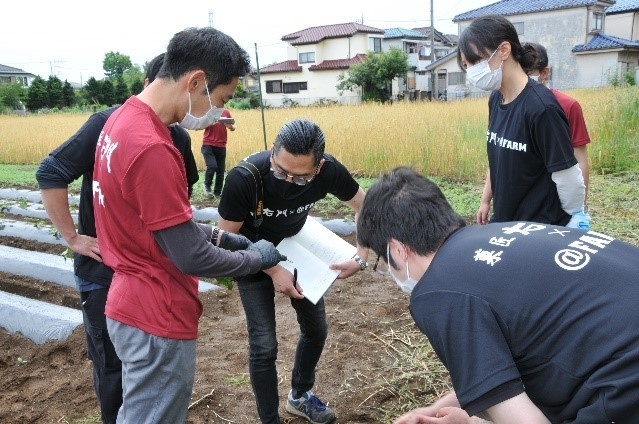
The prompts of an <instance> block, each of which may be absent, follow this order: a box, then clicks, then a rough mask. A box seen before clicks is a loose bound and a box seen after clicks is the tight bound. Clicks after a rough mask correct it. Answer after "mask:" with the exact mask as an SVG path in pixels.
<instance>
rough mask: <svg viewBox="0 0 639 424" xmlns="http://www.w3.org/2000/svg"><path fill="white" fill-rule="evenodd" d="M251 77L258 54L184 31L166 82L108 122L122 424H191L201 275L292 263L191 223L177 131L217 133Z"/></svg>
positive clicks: (111, 310)
mask: <svg viewBox="0 0 639 424" xmlns="http://www.w3.org/2000/svg"><path fill="white" fill-rule="evenodd" d="M249 70H250V58H249V56H248V54H247V53H246V52H245V51H244V50H243V49H242V48H241V47H240V46H239V45H238V44H237V43H236V42H235V41H234V40H233V39H232V38H231V37H229V36H228V35H226V34H224V33H222V32H220V31H218V30H216V29H214V28H209V27H207V28H189V29H186V30H184V31H181V32H178V33H177V34H175V35H174V37H173V38H172V39H171V41H170V42H169V45H168V48H167V52H166V54H165V57H164V66H163V67H162V68H161V69H160V71H159V72H158V74H157V76H156V79H155V80H154V81H153V82H152V83H151V84H149V85H148V86H147V87H146V88H145V89H144V90H143V91H142V92H141V93H140V94H138V95H137V96H132V97H130V98H129V99H128V100H127V101H126V102H125V103H124V104H123V105H122V106H120V107H119V108H118V109H117V110H116V111H115V112H114V113H113V114H112V115H111V116H110V117H109V118H108V120H107V121H106V123H105V125H104V127H103V130H102V132H101V133H100V137H99V138H98V142H97V145H96V150H95V166H94V172H93V205H94V213H95V220H96V232H97V239H98V247H99V249H100V254H101V257H102V259H103V260H104V264H105V265H107V266H109V267H110V268H112V269H113V270H114V275H113V279H112V282H111V286H110V288H109V292H108V295H107V302H106V307H105V315H106V317H107V318H106V322H107V330H108V333H109V336H110V338H111V341H112V342H113V346H114V347H115V350H116V352H117V355H118V356H119V357H120V359H121V361H122V387H123V403H122V406H121V407H120V410H119V412H118V418H117V421H118V422H123V423H124V422H126V423H147V424H150V423H183V422H184V421H185V420H186V414H187V411H188V405H189V401H190V399H191V391H192V388H193V380H194V377H195V353H196V339H197V330H198V320H199V318H200V315H201V313H202V303H201V302H200V300H199V297H198V279H197V277H196V276H208V277H216V276H239V275H246V274H252V273H256V272H258V271H259V270H260V269H266V268H271V267H273V266H274V265H276V264H277V263H278V262H279V261H280V260H281V259H282V257H281V255H279V252H277V250H276V249H275V246H273V244H272V243H269V242H266V243H262V242H261V241H260V242H256V243H251V242H250V241H249V240H248V239H246V238H245V237H242V236H238V235H236V234H233V233H227V232H222V231H220V229H219V228H217V227H215V228H213V227H211V226H210V225H204V224H198V223H196V222H195V221H193V219H192V218H193V217H192V211H191V204H190V203H189V199H188V195H187V190H186V189H185V188H186V186H187V179H186V173H185V168H184V162H183V160H182V156H181V155H180V153H179V151H178V149H176V148H175V146H174V145H173V142H172V141H171V136H170V132H169V129H168V126H169V125H173V124H176V123H179V124H180V125H181V126H183V127H184V128H186V129H190V130H203V129H204V128H206V127H208V126H209V125H211V124H212V123H213V122H215V121H216V120H217V119H219V117H220V114H221V112H222V106H223V105H224V103H225V102H227V101H228V100H229V99H230V98H231V97H232V96H233V93H234V92H235V88H236V86H237V83H238V80H239V77H240V76H243V75H246V74H247V73H248V72H249ZM260 243H261V244H260Z"/></svg>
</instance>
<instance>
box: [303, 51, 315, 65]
mask: <svg viewBox="0 0 639 424" xmlns="http://www.w3.org/2000/svg"><path fill="white" fill-rule="evenodd" d="M314 62H315V52H306V53H300V63H314Z"/></svg>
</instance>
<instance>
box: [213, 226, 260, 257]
mask: <svg viewBox="0 0 639 424" xmlns="http://www.w3.org/2000/svg"><path fill="white" fill-rule="evenodd" d="M220 237H221V238H220V245H219V246H218V247H220V248H222V249H226V250H230V251H231V252H237V251H238V250H246V248H247V247H249V246H250V245H252V244H253V243H252V242H251V240H249V239H247V238H246V237H244V236H243V235H242V234H235V233H229V232H228V231H224V232H223V233H222V235H221V236H220Z"/></svg>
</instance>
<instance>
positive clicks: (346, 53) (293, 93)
mask: <svg viewBox="0 0 639 424" xmlns="http://www.w3.org/2000/svg"><path fill="white" fill-rule="evenodd" d="M383 38H384V30H382V29H379V28H373V27H370V26H366V25H362V24H358V23H354V22H351V23H344V24H336V25H324V26H318V27H312V28H307V29H304V30H301V31H297V32H294V33H292V34H288V35H285V36H284V37H282V41H287V42H288V43H289V45H288V47H287V57H288V60H286V61H284V62H280V63H275V64H272V65H268V66H265V67H263V68H261V69H260V78H261V81H262V99H263V103H264V105H267V106H275V107H279V106H287V105H292V104H299V105H310V104H316V103H321V102H337V103H342V104H357V103H359V102H361V96H362V93H361V91H360V89H356V90H355V91H345V92H343V93H341V94H340V93H339V92H338V90H337V88H336V86H337V84H338V82H339V80H338V76H339V75H340V74H343V73H345V72H347V71H348V68H349V67H350V66H352V65H355V64H357V63H361V62H362V61H363V60H364V59H365V57H366V54H367V53H368V52H369V51H374V52H381V51H382V41H383Z"/></svg>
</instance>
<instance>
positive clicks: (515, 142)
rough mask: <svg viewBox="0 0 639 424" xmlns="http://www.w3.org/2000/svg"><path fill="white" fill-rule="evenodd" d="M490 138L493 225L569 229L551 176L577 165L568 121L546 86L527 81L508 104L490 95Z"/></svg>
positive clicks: (488, 138)
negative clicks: (544, 225) (538, 224)
mask: <svg viewBox="0 0 639 424" xmlns="http://www.w3.org/2000/svg"><path fill="white" fill-rule="evenodd" d="M488 109H489V117H488V120H489V122H488V131H487V133H486V141H487V151H488V164H489V168H490V182H491V187H492V192H493V211H494V214H493V216H492V221H494V222H507V221H534V222H541V223H547V224H555V225H566V224H567V223H568V221H569V220H570V215H568V214H567V213H566V212H565V211H564V210H563V209H562V208H561V202H560V200H559V196H558V194H557V186H556V184H555V183H554V182H553V181H552V173H553V172H557V171H562V170H564V169H568V168H570V167H571V166H574V165H575V164H577V160H576V159H575V156H574V151H573V147H572V144H571V142H570V128H569V126H568V120H567V118H566V115H565V114H564V112H563V110H562V109H561V106H560V105H559V103H557V99H556V98H555V96H554V95H553V94H552V92H551V91H550V90H548V89H547V88H546V87H544V86H543V85H542V84H537V83H534V82H532V81H529V82H528V84H527V85H526V87H525V88H524V90H523V91H522V92H521V93H520V94H519V96H517V98H516V99H515V100H514V101H512V102H511V103H509V104H505V105H503V104H501V95H500V93H499V92H498V91H495V92H493V93H492V94H491V96H490V100H489V104H488Z"/></svg>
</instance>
